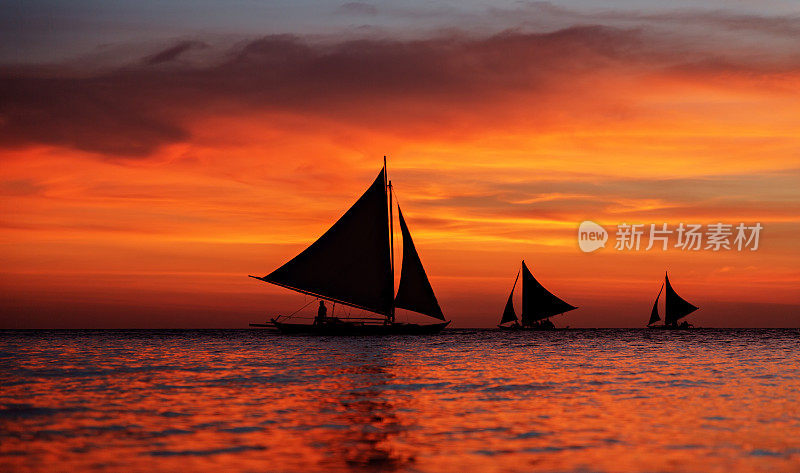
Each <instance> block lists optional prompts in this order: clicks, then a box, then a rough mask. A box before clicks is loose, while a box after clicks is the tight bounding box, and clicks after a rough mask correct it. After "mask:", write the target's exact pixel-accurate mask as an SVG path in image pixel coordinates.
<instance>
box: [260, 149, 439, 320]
mask: <svg viewBox="0 0 800 473" xmlns="http://www.w3.org/2000/svg"><path fill="white" fill-rule="evenodd" d="M392 194H393V192H392V182H391V181H389V180H388V178H387V173H386V158H384V163H383V169H381V172H380V173H379V174H378V177H377V178H376V179H375V181H374V182H373V183H372V185H371V186H370V187H369V189H367V191H366V192H365V193H364V194H363V195H362V196H361V198H359V199H358V201H356V203H355V204H353V206H352V207H350V209H349V210H348V211H347V212H346V213H345V214H344V215H343V216H342V217H341V218H340V219H339V220H338V221H337V222H336V223H334V224H333V226H332V227H331V228H330V229H329V230H328V231H327V232H325V233H324V234H323V235H322V236H321V237H320V238H319V239H318V240H317V241H315V242H314V243H313V244H312V245H311V246H309V247H308V248H306V249H305V250H304V251H302V252H301V253H300V254H298V255H297V256H295V257H294V258H292V259H291V260H290V261H289V262H287V263H286V264H284V265H283V266H281V267H279V268H278V269H276V270H275V271H273V272H271V273H270V274H268V275H266V276H263V277H259V276H250V277H251V278H255V279H259V280H261V281H264V282H268V283H270V284H275V285H277V286H281V287H284V288H286V289H290V290H292V291H296V292H299V293H302V294H307V295H311V296H314V297H316V298H317V299H319V301H320V308H319V312H318V313H317V314H318V316H317V319H315V321H314V324H302V323H290V322H288V321H287V318H288V317H284V318H283V320H281V317H280V316H279V317H277V318H274V319H272V320H271V323H272V325H273V326H274V327H276V328H277V329H278V330H280V331H281V332H282V333H303V334H312V335H373V334H374V335H393V334H428V333H437V332H439V331H441V330H442V329H443V328H444V327H446V326H447V325H448V324H449V323H450V322H449V321H445V317H444V314H443V313H442V309H441V307H439V302H438V301H437V300H436V295H435V294H434V292H433V288H432V287H431V284H430V282H429V281H428V276H427V275H426V274H425V269H424V268H423V266H422V261H421V260H420V258H419V254H418V253H417V249H416V247H415V246H414V241H413V240H412V239H411V232H410V231H409V230H408V226H407V225H406V221H405V219H404V218H403V213H402V212H401V211H400V206H399V205H398V206H397V212H398V218H399V222H400V233H401V235H402V237H403V266H402V269H401V271H400V283H399V285H398V289H397V294H396V295H395V293H394V221H393V218H392ZM324 301H328V302H329V303H332V310H331V314H330V315H328V314H327V307H326V306H325V304H324ZM312 302H313V301H312ZM337 304H339V305H344V306H348V307H353V308H356V309H362V310H365V311H368V312H372V313H374V314H377V316H371V317H358V318H354V317H347V318H344V317H342V318H339V317H336V316H334V314H333V311H334V310H335V308H336V305H337ZM396 308H402V309H407V310H410V311H414V312H418V313H420V314H423V315H427V316H429V317H432V318H435V319H439V320H442V321H444V322H443V323H435V324H425V325H420V324H413V323H400V322H396V321H395V309H396ZM290 317H291V316H290ZM264 325H267V324H264Z"/></svg>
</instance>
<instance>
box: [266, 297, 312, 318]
mask: <svg viewBox="0 0 800 473" xmlns="http://www.w3.org/2000/svg"><path fill="white" fill-rule="evenodd" d="M316 300H317V299H316V298H314V299H311V300H310V301H309V302H307V303H306V305H304V306H303V307H301V308H299V309H297V310H296V311H294V312H292V313H291V314H289V315H287V316H286V318H287V319H291V318H292V317H293V316H294V315H295V314H296V313H298V312H300V311H301V310H303V309H305V308H306V307H308V306H310V305H311V304H312V303H313V302H314V301H316ZM278 318H280V317H278ZM275 320H278V319H275Z"/></svg>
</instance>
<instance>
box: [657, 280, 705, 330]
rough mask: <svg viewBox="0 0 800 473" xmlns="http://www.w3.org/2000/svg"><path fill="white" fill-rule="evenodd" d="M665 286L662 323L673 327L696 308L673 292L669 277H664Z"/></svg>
mask: <svg viewBox="0 0 800 473" xmlns="http://www.w3.org/2000/svg"><path fill="white" fill-rule="evenodd" d="M665 284H666V287H667V291H666V296H665V297H666V303H665V307H664V323H665V324H666V325H673V324H675V323H677V321H678V320H680V319H682V318H683V317H686V316H687V315H689V314H691V313H692V312H694V311H696V310H697V309H698V308H697V307H695V306H694V305H692V304H690V303H689V302H688V301H686V300H684V299H683V298H682V297H681V296H679V295H678V293H676V292H675V290H674V289H672V285H671V284H670V283H669V275H667V276H665Z"/></svg>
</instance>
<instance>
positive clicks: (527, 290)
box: [498, 261, 577, 330]
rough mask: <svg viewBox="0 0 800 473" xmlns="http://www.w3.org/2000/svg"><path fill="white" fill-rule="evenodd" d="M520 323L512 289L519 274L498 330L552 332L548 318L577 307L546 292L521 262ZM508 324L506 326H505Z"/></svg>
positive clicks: (551, 325)
mask: <svg viewBox="0 0 800 473" xmlns="http://www.w3.org/2000/svg"><path fill="white" fill-rule="evenodd" d="M520 271H521V272H522V323H520V322H519V319H517V312H516V311H515V310H514V289H515V288H516V287H517V281H518V280H519V275H520V272H517V278H516V279H514V285H513V286H511V294H509V295H508V301H506V307H505V309H504V310H503V316H502V318H501V319H500V324H499V325H498V327H499V328H501V329H504V330H554V329H555V328H556V327H555V325H553V323H552V322H550V317H552V316H554V315H559V314H563V313H564V312H569V311H571V310H575V309H577V307H575V306H573V305H571V304H568V303H566V302H564V301H563V300H561V299H559V298H558V297H557V296H556V295H555V294H553V293H552V292H550V291H548V290H547V289H545V288H544V286H542V285H541V284H540V283H539V281H537V280H536V278H535V277H533V274H531V272H530V270H529V269H528V266H527V265H526V264H525V261H523V262H522V269H521V270H520ZM507 324H508V325H507Z"/></svg>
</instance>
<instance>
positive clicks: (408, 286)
mask: <svg viewBox="0 0 800 473" xmlns="http://www.w3.org/2000/svg"><path fill="white" fill-rule="evenodd" d="M397 216H398V218H399V220H400V232H401V233H402V235H403V268H402V270H401V271H400V284H399V285H398V287H397V297H395V299H394V305H395V307H399V308H401V309H408V310H413V311H414V312H419V313H420V314H425V315H427V316H430V317H433V318H435V319H439V320H444V314H442V309H441V308H440V307H439V302H438V301H437V300H436V295H435V294H434V293H433V288H432V287H431V283H430V282H429V281H428V276H427V275H426V274H425V268H423V267H422V261H420V259H419V254H418V253H417V249H416V248H415V247H414V240H412V239H411V233H410V232H409V231H408V226H406V221H405V219H404V218H403V212H402V211H401V210H400V206H399V205H398V206H397Z"/></svg>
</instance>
